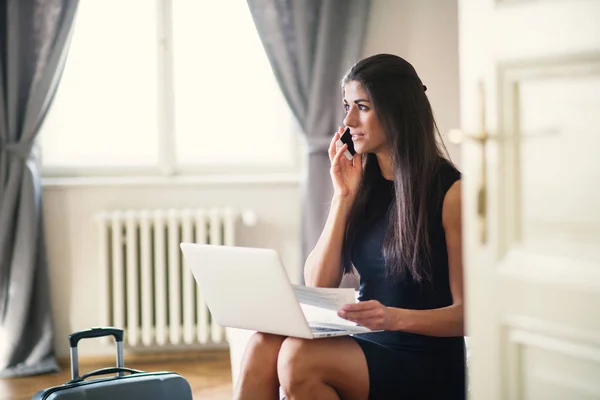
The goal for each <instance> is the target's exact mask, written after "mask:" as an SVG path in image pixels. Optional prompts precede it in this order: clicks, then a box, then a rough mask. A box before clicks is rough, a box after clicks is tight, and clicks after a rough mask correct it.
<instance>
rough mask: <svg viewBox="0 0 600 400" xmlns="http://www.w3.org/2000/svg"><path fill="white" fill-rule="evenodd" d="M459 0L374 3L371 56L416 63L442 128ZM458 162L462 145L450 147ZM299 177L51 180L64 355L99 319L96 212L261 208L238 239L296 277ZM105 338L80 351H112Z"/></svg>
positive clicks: (453, 110) (50, 225)
mask: <svg viewBox="0 0 600 400" xmlns="http://www.w3.org/2000/svg"><path fill="white" fill-rule="evenodd" d="M456 18H457V5H456V0H398V1H394V0H373V9H372V13H371V16H370V21H369V25H368V28H367V29H368V31H367V38H366V42H365V48H364V52H363V53H364V55H371V54H375V53H378V52H390V53H394V54H398V55H400V56H402V57H404V58H406V59H407V60H408V61H410V62H411V63H412V64H413V65H414V66H415V68H416V69H417V72H418V73H419V74H420V76H421V77H422V79H423V81H424V83H425V84H426V85H427V87H428V91H427V93H428V95H429V97H430V99H431V101H432V104H433V107H434V112H435V113H436V116H437V119H438V124H439V127H440V131H441V132H447V131H448V129H450V128H453V127H456V126H458V45H457V35H458V32H457V21H456ZM451 151H452V154H453V157H454V159H455V160H456V156H457V152H456V151H455V149H453V148H451ZM300 195H301V188H300V185H299V180H298V179H293V178H292V179H282V180H277V179H276V180H274V181H270V182H269V181H265V182H262V183H261V182H255V183H239V182H238V183H235V182H230V183H226V182H222V183H209V182H204V183H203V182H202V180H198V181H196V182H194V181H192V182H188V181H185V182H180V183H176V182H175V183H166V182H164V181H162V180H156V181H155V182H154V183H151V182H150V183H148V182H147V183H137V184H117V185H111V184H85V185H81V184H74V185H60V184H59V185H56V184H53V185H46V186H45V188H44V211H45V226H46V238H47V247H48V255H49V265H50V278H51V291H52V307H53V312H54V322H55V328H56V346H57V353H58V355H59V356H66V355H67V354H68V345H67V340H66V338H67V335H68V334H69V333H70V332H73V331H75V330H78V329H85V328H89V327H91V326H97V325H98V324H99V322H98V317H97V316H98V314H99V310H100V307H99V304H100V303H99V302H101V301H106V299H105V298H103V297H102V295H101V294H100V292H99V287H98V249H97V243H98V237H97V229H96V226H95V225H94V222H93V216H94V215H95V214H96V213H97V212H99V211H101V210H105V209H116V208H153V207H202V206H222V205H232V206H236V207H239V208H247V209H251V210H254V211H255V212H256V213H257V215H258V226H256V227H253V228H244V227H243V226H240V227H239V235H238V244H240V245H244V246H256V247H271V248H275V249H276V250H278V251H279V252H280V254H281V258H282V261H283V262H284V264H285V265H286V267H287V268H288V272H289V273H290V276H291V277H295V276H297V275H298V273H297V271H299V268H300V263H301V262H300V223H301V217H300V208H301V203H300ZM112 351H113V349H112V348H105V347H102V346H101V345H100V344H99V343H98V342H96V341H92V342H91V343H84V344H82V349H81V352H80V354H82V355H86V354H88V355H89V354H98V353H103V354H108V353H111V352H112Z"/></svg>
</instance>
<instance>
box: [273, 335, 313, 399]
mask: <svg viewBox="0 0 600 400" xmlns="http://www.w3.org/2000/svg"><path fill="white" fill-rule="evenodd" d="M311 347H312V346H311V343H310V340H306V339H298V338H287V339H286V340H285V341H284V342H283V344H282V345H281V349H280V351H279V356H278V358H277V375H278V377H279V382H280V383H281V386H283V387H284V388H290V387H293V386H297V385H299V384H304V383H307V382H308V381H310V380H311V379H312V378H317V376H316V374H317V373H318V372H317V371H315V369H314V365H313V364H314V363H312V362H311V360H312V359H313V358H312V357H311V353H312V352H311Z"/></svg>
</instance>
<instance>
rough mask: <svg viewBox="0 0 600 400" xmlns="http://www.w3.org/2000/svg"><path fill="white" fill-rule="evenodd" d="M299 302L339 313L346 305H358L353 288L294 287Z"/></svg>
mask: <svg viewBox="0 0 600 400" xmlns="http://www.w3.org/2000/svg"><path fill="white" fill-rule="evenodd" d="M292 287H293V288H294V293H295V294H296V298H297V299H298V302H299V303H301V304H308V305H311V306H314V307H320V308H326V309H328V310H333V311H337V310H339V309H340V308H341V307H342V306H343V305H344V304H353V303H356V299H355V297H354V289H352V288H316V287H308V286H301V285H292Z"/></svg>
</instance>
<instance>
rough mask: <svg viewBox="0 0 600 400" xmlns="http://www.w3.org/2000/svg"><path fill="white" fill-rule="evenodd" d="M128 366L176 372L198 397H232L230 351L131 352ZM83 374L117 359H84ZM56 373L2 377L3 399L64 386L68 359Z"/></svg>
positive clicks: (22, 399)
mask: <svg viewBox="0 0 600 400" xmlns="http://www.w3.org/2000/svg"><path fill="white" fill-rule="evenodd" d="M125 360H126V361H125V364H126V365H125V366H126V367H129V368H135V369H141V370H144V371H172V372H176V373H178V374H180V375H182V376H183V377H184V378H185V379H187V381H188V382H189V383H190V385H191V387H192V392H193V394H194V399H202V400H229V399H231V396H232V388H231V365H230V363H229V352H228V351H227V350H213V351H207V352H196V351H195V352H187V353H168V354H155V355H148V354H144V355H127V356H126V357H125ZM80 363H81V365H80V368H79V369H80V373H82V374H83V373H86V372H89V371H92V370H94V369H99V368H104V367H110V366H113V364H114V359H113V358H101V359H99V358H96V359H87V360H81V362H80ZM61 365H62V366H63V369H62V371H61V372H59V373H56V374H48V375H39V376H32V377H26V378H14V379H0V400H29V399H31V397H32V396H33V394H34V393H36V392H37V391H38V390H41V389H44V388H48V387H51V386H56V385H61V384H63V383H65V382H67V381H68V380H70V379H71V377H70V370H69V364H68V361H66V362H61Z"/></svg>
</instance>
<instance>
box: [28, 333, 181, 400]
mask: <svg viewBox="0 0 600 400" xmlns="http://www.w3.org/2000/svg"><path fill="white" fill-rule="evenodd" d="M101 336H114V337H115V340H116V342H117V367H116V368H103V369H99V370H96V371H93V372H90V373H88V374H85V375H82V376H79V359H78V355H77V343H78V342H79V341H80V340H81V339H85V338H95V337H101ZM69 342H70V345H71V380H70V381H69V382H67V383H65V384H64V385H60V386H55V387H51V388H48V389H44V390H41V391H39V392H37V393H36V394H35V395H34V396H33V400H54V399H57V400H80V399H85V400H100V399H102V400H104V399H109V400H125V399H128V400H129V399H144V400H165V399H171V400H192V389H191V388H190V385H189V383H188V382H187V381H186V380H185V379H184V378H183V377H181V376H180V375H177V374H175V373H172V372H144V371H139V370H135V369H130V368H125V367H124V365H123V330H122V329H117V328H92V329H88V330H85V331H80V332H76V333H73V334H71V335H69ZM125 373H129V375H125ZM108 374H117V376H112V377H107V378H99V379H92V380H86V379H88V378H91V377H95V376H99V375H108Z"/></svg>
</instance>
